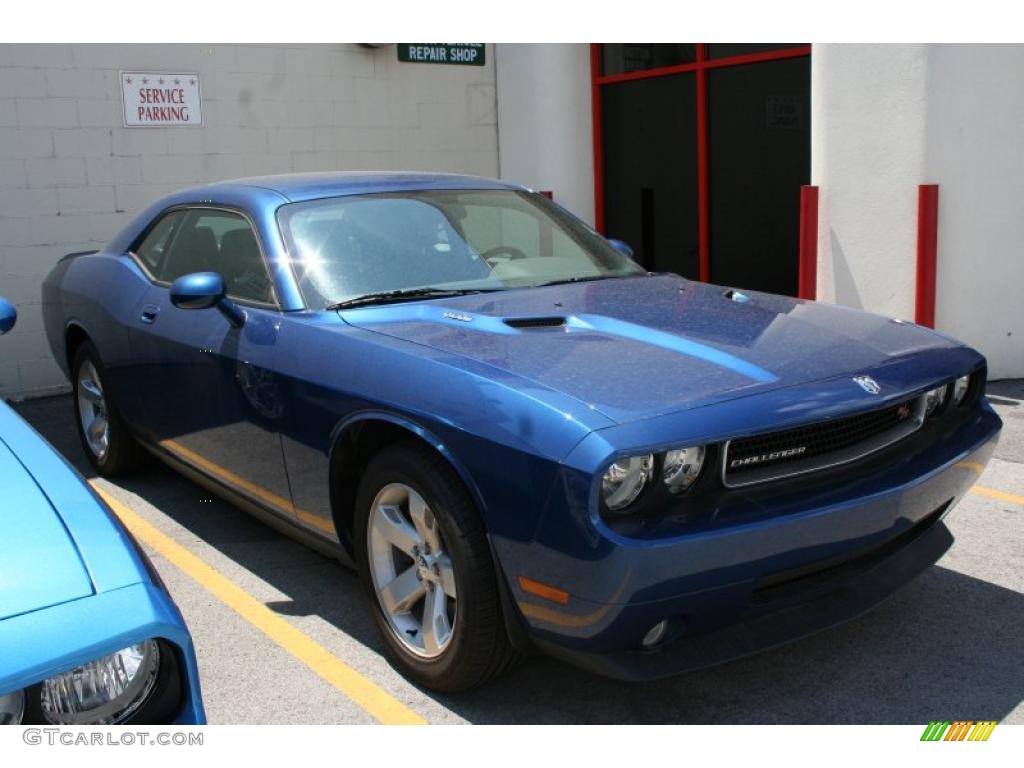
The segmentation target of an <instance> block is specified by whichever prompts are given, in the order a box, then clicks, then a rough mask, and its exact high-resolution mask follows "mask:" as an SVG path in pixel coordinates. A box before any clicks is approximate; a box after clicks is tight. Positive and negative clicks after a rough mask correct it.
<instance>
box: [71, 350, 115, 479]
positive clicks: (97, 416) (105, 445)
mask: <svg viewBox="0 0 1024 768" xmlns="http://www.w3.org/2000/svg"><path fill="white" fill-rule="evenodd" d="M75 390H76V396H77V397H78V418H79V421H80V422H81V425H82V434H83V435H84V436H85V443H86V445H87V446H88V448H89V450H90V451H92V454H93V456H95V457H96V459H97V460H98V461H103V459H104V458H105V457H106V455H107V451H109V450H110V418H109V416H108V413H107V401H106V400H105V399H104V397H103V385H102V384H101V383H100V377H99V374H97V372H96V366H94V365H93V364H92V361H91V360H86V361H85V362H83V363H82V365H81V367H80V368H79V369H78V382H77V384H76V387H75Z"/></svg>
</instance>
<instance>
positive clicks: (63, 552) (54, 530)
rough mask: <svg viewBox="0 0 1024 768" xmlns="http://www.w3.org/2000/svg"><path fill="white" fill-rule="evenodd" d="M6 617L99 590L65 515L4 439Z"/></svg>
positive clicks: (0, 607) (0, 452) (0, 578)
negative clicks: (90, 577)
mask: <svg viewBox="0 0 1024 768" xmlns="http://www.w3.org/2000/svg"><path fill="white" fill-rule="evenodd" d="M0 480H2V484H3V488H4V498H3V503H2V504H0V530H2V531H3V535H2V536H0V619H6V618H8V617H10V616H16V615H18V614H20V613H28V612H29V611H35V610H38V609H40V608H46V607H48V606H51V605H56V604H57V603H64V602H67V601H68V600H75V599H77V598H80V597H86V596H87V595H91V594H92V593H93V588H92V581H91V580H90V579H89V573H88V571H87V570H86V568H85V564H84V563H83V562H82V559H81V557H79V554H78V548H77V547H76V546H75V543H74V541H72V539H71V536H70V535H69V534H68V531H67V529H66V528H65V527H64V522H63V521H62V520H61V518H60V515H58V514H57V512H56V510H54V508H53V505H52V504H50V501H49V499H48V498H47V497H46V494H44V493H43V491H42V490H41V489H40V488H39V486H38V485H37V484H36V481H35V479H34V478H33V477H32V475H31V474H29V472H28V471H27V470H26V469H25V467H24V466H22V464H21V462H19V461H18V459H17V457H16V456H15V455H14V454H13V453H12V452H11V450H10V448H8V447H7V444H6V443H4V442H0Z"/></svg>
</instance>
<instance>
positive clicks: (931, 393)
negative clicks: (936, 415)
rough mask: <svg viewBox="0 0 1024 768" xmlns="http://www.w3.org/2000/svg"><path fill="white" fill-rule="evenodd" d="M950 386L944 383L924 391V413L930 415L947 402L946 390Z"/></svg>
mask: <svg viewBox="0 0 1024 768" xmlns="http://www.w3.org/2000/svg"><path fill="white" fill-rule="evenodd" d="M947 389H948V387H947V386H946V385H945V384H943V385H942V386H941V387H936V388H935V389H929V390H928V391H927V392H925V393H924V414H925V416H930V415H931V414H932V413H933V412H934V411H935V409H936V408H938V407H939V406H940V405H942V404H943V403H944V402H946V390H947Z"/></svg>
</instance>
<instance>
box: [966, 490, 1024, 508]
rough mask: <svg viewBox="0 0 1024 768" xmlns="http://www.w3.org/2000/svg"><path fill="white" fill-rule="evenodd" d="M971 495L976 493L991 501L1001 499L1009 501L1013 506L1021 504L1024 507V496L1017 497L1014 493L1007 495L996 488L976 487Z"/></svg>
mask: <svg viewBox="0 0 1024 768" xmlns="http://www.w3.org/2000/svg"><path fill="white" fill-rule="evenodd" d="M971 493H976V494H978V495H979V496H988V497H989V498H991V499H999V500H1000V501H1008V502H1010V503H1011V504H1020V505H1022V506H1024V496H1017V495H1016V494H1013V493H1007V492H1006V491H997V490H996V489H995V488H985V487H984V486H981V485H976V486H974V487H973V488H971Z"/></svg>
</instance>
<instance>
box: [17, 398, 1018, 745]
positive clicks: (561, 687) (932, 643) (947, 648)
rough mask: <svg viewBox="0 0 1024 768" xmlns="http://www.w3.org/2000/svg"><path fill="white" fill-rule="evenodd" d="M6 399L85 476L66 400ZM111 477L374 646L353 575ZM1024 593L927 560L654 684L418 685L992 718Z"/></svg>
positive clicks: (518, 717) (652, 716) (657, 715)
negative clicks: (886, 587)
mask: <svg viewBox="0 0 1024 768" xmlns="http://www.w3.org/2000/svg"><path fill="white" fill-rule="evenodd" d="M15 407H16V409H17V410H18V411H19V412H20V413H21V415H22V416H23V417H24V418H25V419H26V420H28V421H29V423H31V424H32V425H33V426H34V427H35V428H36V429H37V430H38V431H39V432H40V433H41V434H43V436H44V437H46V438H47V439H48V440H49V441H50V442H51V443H52V444H53V445H54V446H55V447H56V448H57V449H58V450H59V451H61V453H63V454H64V456H65V457H67V458H68V460H69V461H70V462H71V463H72V464H73V465H75V466H76V467H77V468H78V469H79V470H80V471H82V472H83V474H86V475H87V476H88V475H90V474H91V472H90V468H89V466H88V464H87V462H86V460H85V456H84V454H83V453H82V450H81V447H80V445H79V443H78V438H77V435H76V434H75V432H74V430H73V429H72V428H71V416H70V412H71V404H70V401H69V398H68V397H57V398H47V399H41V400H33V401H28V402H24V403H20V404H17V405H16V406H15ZM117 484H118V485H119V486H121V487H123V488H124V489H126V490H128V491H130V492H132V493H135V494H137V495H138V496H140V497H141V498H143V499H145V500H146V501H147V502H149V503H150V504H152V505H154V506H155V507H157V508H159V509H160V510H161V511H162V512H163V513H164V514H166V515H167V516H168V517H170V518H171V519H173V520H174V521H176V522H177V523H179V524H180V525H182V526H184V527H185V528H187V529H188V530H189V531H190V532H191V533H192V534H194V535H195V536H197V537H198V538H200V539H201V540H202V541H204V542H205V543H206V544H208V545H210V546H212V547H215V548H216V549H217V550H218V551H219V552H220V553H222V554H223V555H224V556H225V557H227V558H229V559H231V560H232V561H234V562H236V563H238V564H239V565H240V566H241V567H243V568H245V569H246V570H248V571H250V572H251V573H253V574H254V575H255V576H257V577H258V578H260V579H262V580H263V581H265V582H266V583H268V584H270V585H271V586H273V587H274V588H275V589H277V590H278V591H280V592H281V593H282V594H284V595H287V596H288V599H287V600H280V601H275V602H270V603H267V605H268V607H270V608H271V609H272V610H275V611H277V612H278V613H280V614H282V615H286V616H309V615H316V616H319V617H321V618H322V619H323V620H325V621H327V622H329V623H330V624H331V625H332V626H334V627H337V629H338V630H340V631H341V632H343V633H345V634H346V635H348V636H349V637H351V638H353V639H355V640H356V641H358V642H359V643H362V644H363V645H365V646H367V647H369V648H372V649H374V650H375V651H377V652H380V650H381V645H380V642H379V640H378V639H377V636H376V633H375V629H374V627H373V625H372V623H371V621H370V618H369V616H368V614H367V611H366V610H365V607H364V605H363V602H362V594H361V588H360V585H359V583H358V580H357V579H356V577H355V575H354V574H352V573H351V572H350V571H348V570H347V569H344V568H342V567H341V566H340V565H338V564H337V563H335V562H334V561H332V560H330V559H329V558H326V557H323V556H321V555H319V554H317V553H316V552H313V551H312V550H310V549H308V548H306V547H304V546H302V545H300V544H298V543H295V542H293V541H292V540H290V539H288V538H287V537H285V536H283V535H281V534H279V533H277V532H276V531H274V530H272V529H271V528H269V527H267V526H265V525H263V524H262V523H259V522H258V521H256V520H255V519H254V518H252V517H251V516H249V515H248V514H246V513H245V512H242V511H241V510H239V509H237V508H235V507H233V506H231V505H229V504H227V503H224V502H221V501H219V500H215V501H213V502H212V503H207V502H200V499H208V498H209V494H208V493H207V492H205V491H203V490H202V489H200V488H199V487H198V486H196V485H195V484H194V483H192V482H190V481H188V480H186V479H185V478H183V477H181V476H180V475H178V474H177V473H175V472H173V471H171V470H170V469H167V468H165V467H163V466H161V465H159V464H158V463H156V462H154V463H153V464H152V465H151V466H149V467H147V468H146V469H144V470H142V471H141V472H140V473H138V474H137V475H133V476H131V477H130V478H126V479H124V480H121V479H119V480H118V483H117ZM1022 637H1024V595H1021V594H1020V593H1018V592H1015V591H1013V590H1011V589H1006V588H1004V587H1001V586H998V585H996V584H992V583H989V582H986V581H982V580H980V579H976V578H973V577H970V576H967V575H965V574H962V573H959V572H957V571H953V570H950V569H948V568H944V567H942V566H937V567H934V568H932V569H930V570H929V571H927V572H926V573H924V574H923V575H922V576H921V577H920V578H918V579H916V580H915V581H914V582H912V583H911V584H909V585H908V586H907V587H906V588H904V589H902V590H901V591H900V592H898V593H897V594H896V595H894V596H893V597H892V598H891V599H890V600H888V601H887V602H886V603H884V604H883V605H881V606H879V607H878V608H877V609H876V610H874V611H872V612H871V613H869V614H868V615H866V616H863V617H861V618H858V619H856V620H854V621H851V622H848V623H846V624H844V625H843V626H841V627H837V628H834V629H831V630H828V631H826V632H823V633H820V634H818V635H815V636H813V637H810V638H807V639H804V640H802V641H799V642H796V643H792V644H789V645H786V646H783V647H780V648H776V649H773V650H770V651H767V652H764V653H761V654H758V655H756V656H752V657H749V658H746V659H740V660H737V661H734V662H731V663H729V664H725V665H722V666H718V667H715V668H711V669H707V670H700V671H696V672H691V673H687V674H684V675H680V676H678V677H674V678H670V679H668V680H663V681H658V682H653V683H632V684H630V683H621V682H616V681H611V680H606V679H603V678H600V677H597V676H594V675H591V674H588V673H586V672H582V671H580V670H577V669H574V668H572V667H570V666H567V665H565V664H562V663H559V662H556V661H554V660H551V659H548V658H543V657H539V656H532V657H530V658H528V659H526V660H525V661H524V663H522V664H521V665H520V666H519V667H518V668H517V669H516V670H515V671H514V672H512V673H511V674H510V675H507V676H505V677H504V678H502V679H500V680H498V681H496V682H494V683H492V684H491V685H489V686H487V687H485V688H483V689H480V690H477V691H472V692H469V693H463V694H459V695H439V694H435V693H430V692H425V693H426V694H427V695H428V696H430V697H431V698H433V699H435V700H436V701H438V702H439V703H440V704H442V705H443V706H444V707H446V708H448V709H450V710H451V711H452V712H454V713H455V714H457V715H459V716H461V717H463V718H465V719H466V720H468V721H469V722H473V723H503V724H516V723H913V724H921V725H922V726H923V725H924V724H926V723H928V722H929V721H931V720H939V719H942V720H946V719H949V720H952V719H973V720H1001V719H1002V718H1004V717H1005V716H1006V715H1007V714H1009V713H1010V712H1011V711H1012V710H1013V709H1014V708H1015V707H1016V706H1017V705H1018V704H1019V703H1020V701H1021V700H1022V697H1024V661H1022V660H1021V658H1020V655H1019V653H1017V649H1018V647H1019V644H1020V638H1022Z"/></svg>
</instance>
